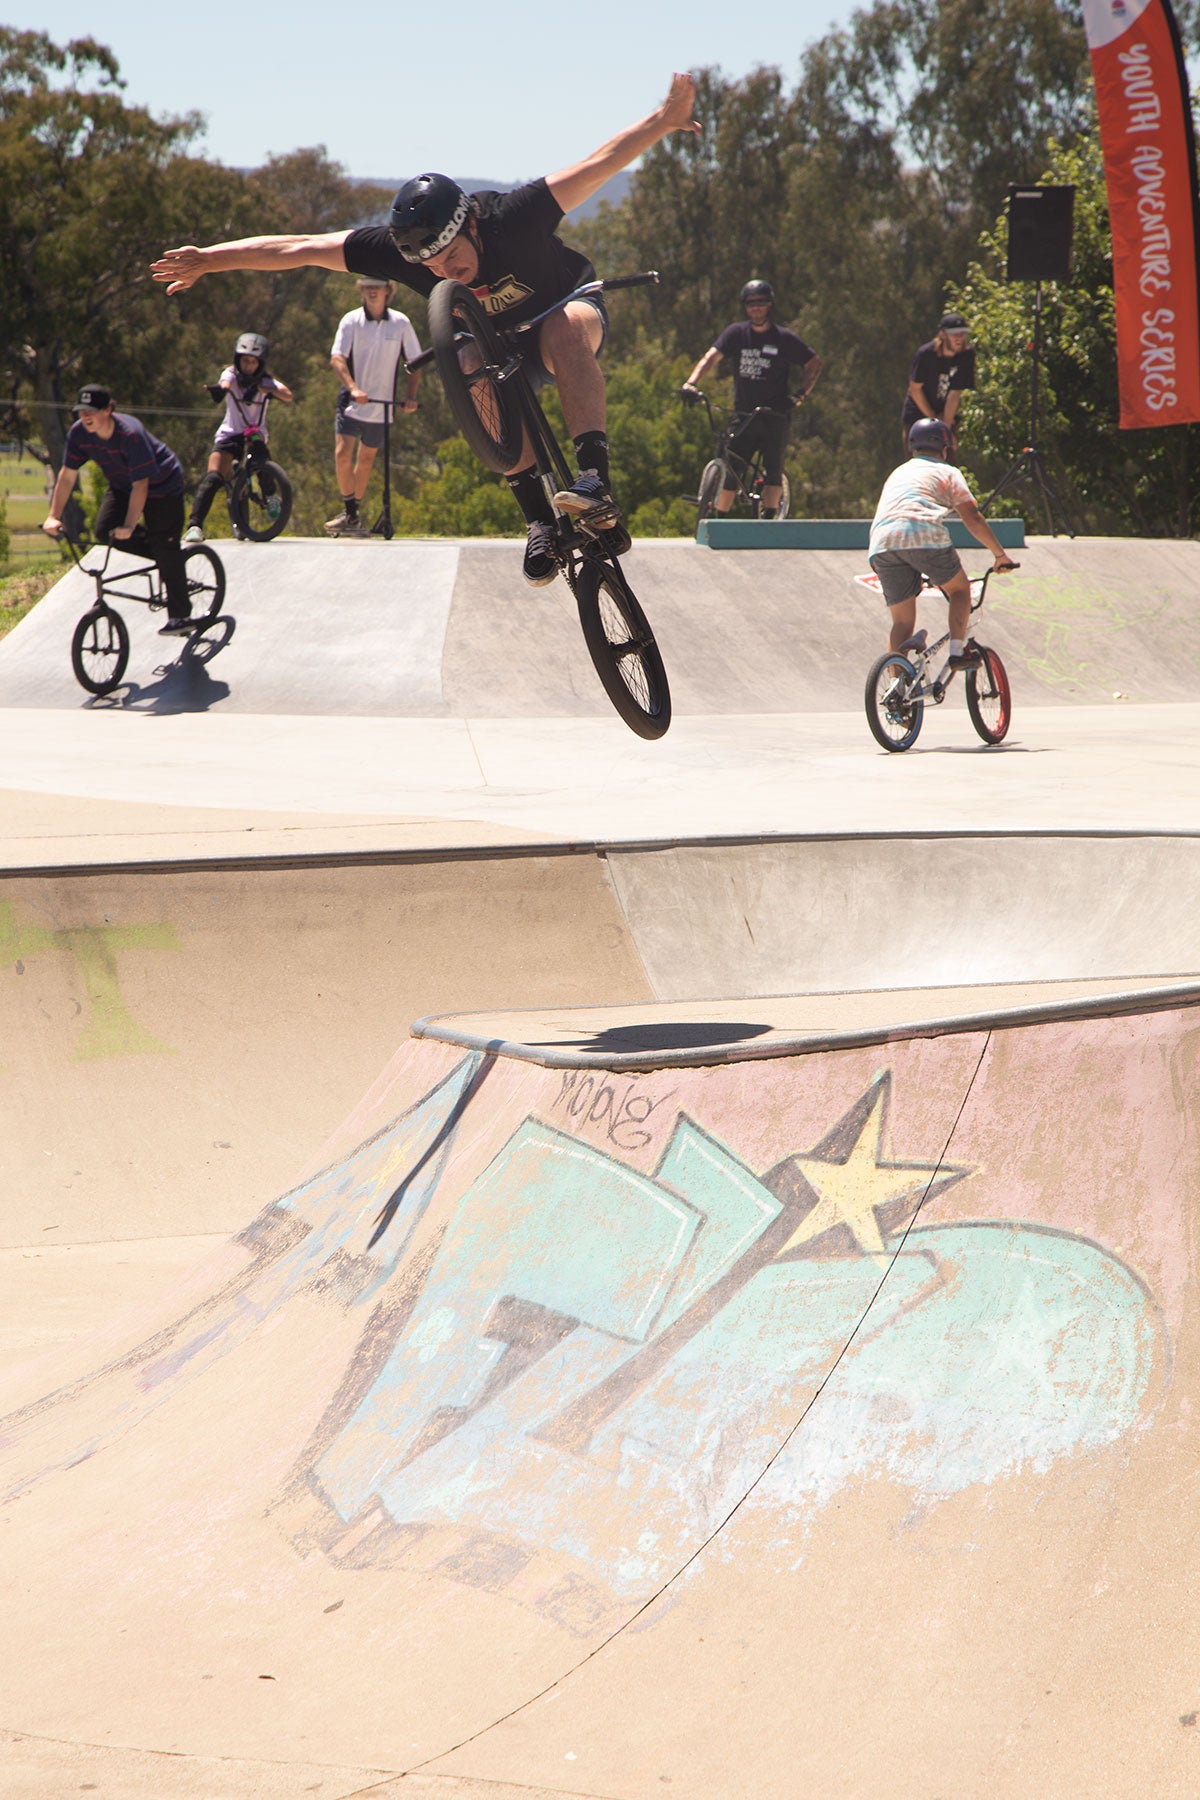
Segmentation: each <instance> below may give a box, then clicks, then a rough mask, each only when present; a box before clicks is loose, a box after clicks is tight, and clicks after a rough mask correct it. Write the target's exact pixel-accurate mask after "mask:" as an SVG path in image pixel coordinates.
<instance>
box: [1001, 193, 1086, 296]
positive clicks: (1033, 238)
mask: <svg viewBox="0 0 1200 1800" xmlns="http://www.w3.org/2000/svg"><path fill="white" fill-rule="evenodd" d="M1074 220H1075V189H1074V188H1073V187H1017V186H1016V185H1013V186H1010V187H1009V190H1008V264H1007V268H1006V271H1005V272H1006V274H1007V275H1008V279H1009V280H1010V281H1070V279H1071V231H1072V227H1073V225H1074Z"/></svg>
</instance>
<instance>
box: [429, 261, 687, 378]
mask: <svg viewBox="0 0 1200 1800" xmlns="http://www.w3.org/2000/svg"><path fill="white" fill-rule="evenodd" d="M658 280H659V274H658V270H657V269H646V270H644V271H643V272H642V273H641V274H640V275H610V276H608V277H607V279H606V280H604V281H585V282H584V283H583V285H582V286H581V287H577V288H572V290H571V292H570V293H569V294H564V295H563V297H562V299H561V300H556V301H555V302H554V304H553V306H548V307H547V308H546V310H545V312H540V313H538V315H537V317H536V318H534V319H526V321H525V323H524V324H523V325H514V326H512V327H511V328H510V329H509V331H508V332H507V334H506V335H507V336H509V337H514V338H515V337H521V336H522V335H523V334H524V333H525V332H527V331H532V330H533V328H534V326H535V325H540V324H541V323H542V320H543V319H548V318H549V317H550V314H551V313H555V312H561V310H562V308H563V307H564V306H569V305H570V303H571V301H572V300H580V299H586V298H587V297H588V296H589V295H591V294H607V293H609V292H610V291H611V290H612V289H614V288H628V287H656V286H657V285H658ZM496 329H497V331H500V332H502V333H503V332H504V327H503V325H502V324H500V323H499V322H498V321H497V324H496ZM461 335H462V336H463V338H464V340H465V338H466V336H467V334H466V333H465V332H464V333H462V334H461ZM432 361H433V348H432V346H431V347H430V348H429V349H428V350H422V352H421V354H420V356H414V357H413V359H412V361H411V362H406V363H405V365H404V367H405V368H406V369H407V370H409V371H410V372H411V371H412V370H415V369H423V368H424V367H425V365H426V363H431V362H432Z"/></svg>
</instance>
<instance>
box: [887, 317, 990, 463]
mask: <svg viewBox="0 0 1200 1800" xmlns="http://www.w3.org/2000/svg"><path fill="white" fill-rule="evenodd" d="M974 386H975V352H974V350H973V349H972V348H971V347H970V346H969V345H968V343H967V321H966V320H965V319H964V318H963V316H962V314H961V313H956V312H948V313H943V314H942V316H941V318H940V319H939V321H938V328H937V336H936V337H935V338H932V339H931V340H930V342H929V343H928V344H922V345H921V347H920V349H919V350H918V351H917V354H916V355H915V356H914V357H913V364H912V368H911V369H910V370H909V372H908V392H907V393H906V394H905V396H904V406H903V408H902V409H901V413H900V427H901V431H902V433H903V437H904V447H905V449H906V450H907V448H908V434H909V431H910V430H911V428H912V427H913V426H914V425H915V424H916V422H917V420H918V419H941V421H942V422H943V424H945V425H948V426H949V427H950V430H951V432H952V433H953V434H954V438H955V444H956V446H957V441H958V432H957V430H956V429H955V424H954V420H955V418H956V416H957V414H958V402H959V397H960V395H961V394H962V392H963V390H964V389H965V388H973V387H974Z"/></svg>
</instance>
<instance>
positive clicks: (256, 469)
mask: <svg viewBox="0 0 1200 1800" xmlns="http://www.w3.org/2000/svg"><path fill="white" fill-rule="evenodd" d="M229 516H230V518H231V520H232V521H233V524H234V525H235V526H236V527H237V528H238V529H240V530H241V531H244V532H245V534H246V536H247V537H248V538H249V539H250V540H251V542H252V543H255V544H266V543H269V542H270V540H271V539H272V538H275V537H278V536H279V534H280V532H281V531H282V530H283V528H284V526H285V525H286V524H287V522H288V520H289V519H290V518H291V516H292V484H291V482H290V481H289V480H288V478H287V476H286V475H285V474H284V472H283V470H282V469H281V468H280V466H279V464H278V463H273V462H260V463H247V464H245V465H244V466H243V467H242V468H240V469H239V470H238V472H237V474H236V475H235V476H234V478H233V486H232V487H231V488H230V490H229Z"/></svg>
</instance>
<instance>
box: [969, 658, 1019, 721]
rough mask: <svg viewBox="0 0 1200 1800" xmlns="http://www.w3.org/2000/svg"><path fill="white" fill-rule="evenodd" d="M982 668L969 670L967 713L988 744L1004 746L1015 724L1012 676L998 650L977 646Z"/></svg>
mask: <svg viewBox="0 0 1200 1800" xmlns="http://www.w3.org/2000/svg"><path fill="white" fill-rule="evenodd" d="M976 648H977V649H978V651H979V654H980V656H981V657H982V659H983V660H982V662H981V663H980V665H979V667H978V668H975V669H968V670H967V711H968V712H969V713H970V715H971V723H972V725H973V726H974V727H975V729H976V731H977V732H978V733H979V735H980V737H981V738H982V739H983V741H984V743H985V744H1000V743H1003V741H1004V739H1005V737H1006V736H1007V735H1008V728H1009V726H1010V725H1011V724H1012V689H1011V688H1010V687H1009V685H1008V672H1007V670H1006V669H1005V667H1004V664H1003V663H1002V662H1001V661H1000V658H999V656H998V655H997V653H996V651H995V650H988V649H985V647H984V646H983V645H982V644H979V645H977V646H976Z"/></svg>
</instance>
